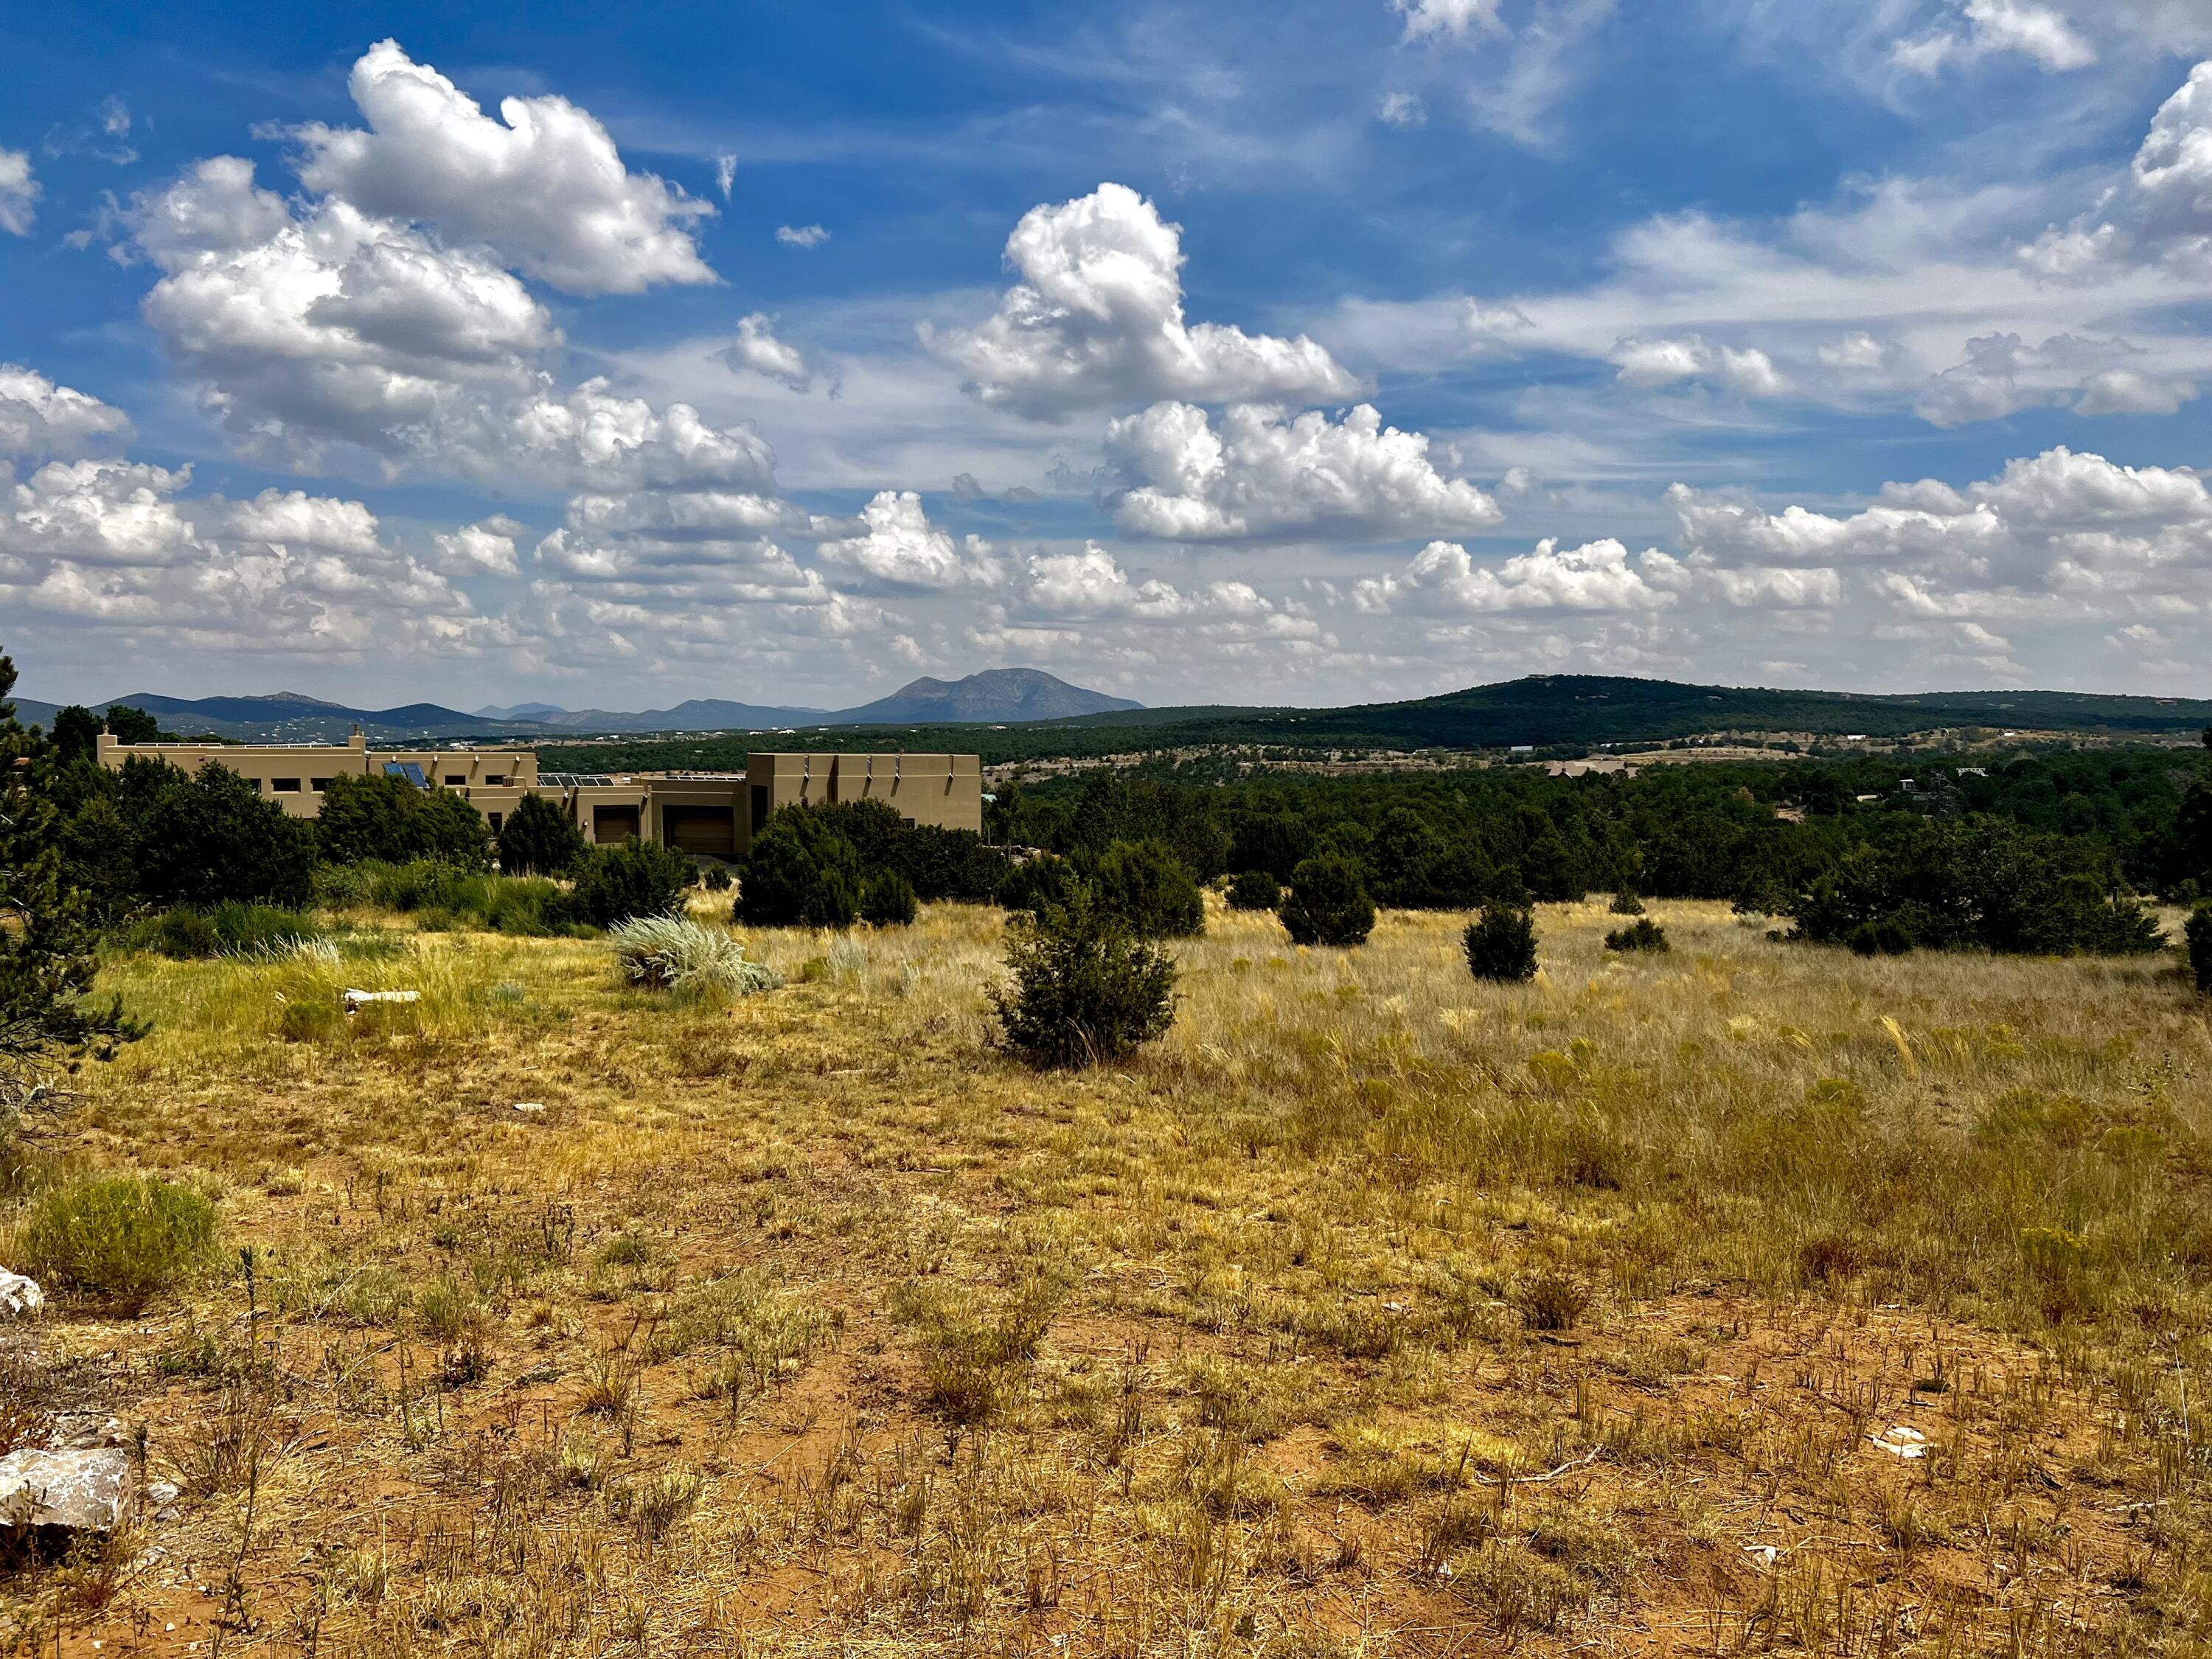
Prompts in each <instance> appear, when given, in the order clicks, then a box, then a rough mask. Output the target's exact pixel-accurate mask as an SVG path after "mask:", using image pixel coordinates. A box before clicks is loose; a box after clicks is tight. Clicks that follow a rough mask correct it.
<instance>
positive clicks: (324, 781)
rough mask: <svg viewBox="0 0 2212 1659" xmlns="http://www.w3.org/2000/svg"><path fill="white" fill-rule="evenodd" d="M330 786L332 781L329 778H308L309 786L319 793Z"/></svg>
mask: <svg viewBox="0 0 2212 1659" xmlns="http://www.w3.org/2000/svg"><path fill="white" fill-rule="evenodd" d="M307 787H308V788H310V789H312V790H313V791H314V792H315V793H317V794H321V793H323V791H324V790H325V789H327V788H329V787H331V781H330V780H329V779H328V778H309V779H308V780H307Z"/></svg>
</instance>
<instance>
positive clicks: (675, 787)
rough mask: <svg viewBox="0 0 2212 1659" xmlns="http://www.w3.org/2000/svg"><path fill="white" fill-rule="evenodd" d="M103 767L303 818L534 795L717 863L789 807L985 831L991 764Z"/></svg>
mask: <svg viewBox="0 0 2212 1659" xmlns="http://www.w3.org/2000/svg"><path fill="white" fill-rule="evenodd" d="M98 752H99V758H100V764H101V765H102V766H107V767H115V768H119V767H121V766H122V764H123V763H124V762H125V761H126V760H128V759H129V758H130V757H131V756H133V755H138V756H143V757H146V758H148V759H150V760H159V761H165V762H167V763H169V764H170V765H172V766H176V767H179V768H182V769H184V770H185V771H188V772H189V771H194V770H197V769H198V768H199V766H200V765H201V764H202V763H204V762H207V761H214V762H216V763H217V764H219V765H222V766H227V767H228V768H229V769H231V770H232V771H234V772H236V773H238V774H239V775H240V776H242V777H244V778H246V780H247V781H250V782H251V783H252V784H253V785H254V787H256V788H258V790H259V791H260V792H261V793H262V794H263V795H264V797H265V798H267V799H270V800H273V801H275V802H276V804H277V805H280V806H282V807H283V809H284V810H285V811H288V812H289V813H291V814H293V815H294V816H295V817H309V818H311V817H315V816H316V815H317V814H318V813H319V812H320V811H322V805H323V793H324V791H325V789H327V788H328V787H330V781H331V779H332V778H334V777H338V776H341V775H346V776H354V777H368V776H372V775H379V774H382V775H390V776H394V777H399V778H404V780H406V781H408V782H409V783H410V784H413V785H415V786H416V787H418V788H425V789H450V790H452V791H453V792H454V793H457V794H459V796H460V797H461V799H464V800H465V801H467V802H468V803H469V804H470V805H472V806H474V807H475V808H476V809H477V811H480V812H482V813H483V816H484V819H485V822H486V823H488V824H489V826H490V828H491V829H494V830H497V829H498V828H499V827H500V825H501V823H504V822H505V821H506V817H507V813H509V812H511V811H513V810H514V807H515V803H516V802H518V801H520V799H522V797H523V796H524V795H525V794H536V795H543V796H544V797H545V798H546V799H549V800H551V801H555V802H557V803H558V804H559V805H561V807H562V810H563V811H566V812H567V813H568V816H569V817H571V818H573V819H574V821H575V823H576V825H577V827H578V828H579V829H581V830H582V831H583V832H584V837H585V839H586V840H587V841H591V842H597V843H599V844H600V845H602V846H617V845H619V844H620V843H622V842H624V841H626V840H628V839H629V837H630V836H637V837H638V838H639V839H640V840H641V841H657V842H663V843H665V845H667V846H670V847H673V848H678V850H680V851H683V852H686V853H695V854H702V855H704V856H708V857H712V858H723V859H734V858H740V857H742V856H744V854H745V852H746V851H747V849H749V848H750V847H751V845H752V838H753V835H754V833H755V832H756V831H757V830H758V829H760V827H761V826H762V825H763V824H764V823H767V822H768V821H769V817H770V816H771V815H772V814H773V813H775V811H777V809H778V808H780V807H784V806H791V805H800V804H809V805H811V804H817V803H821V802H826V801H858V800H881V801H885V802H888V803H889V804H890V805H891V806H893V807H895V808H896V809H897V811H898V813H899V816H900V817H903V818H905V819H906V820H907V821H908V823H927V824H935V825H937V826H939V827H940V828H943V829H973V830H975V832H977V833H978V834H981V832H982V829H983V767H982V762H981V759H980V758H979V757H976V756H974V755H908V754H896V753H893V754H858V755H854V754H784V753H773V752H763V753H760V754H749V755H747V756H746V757H745V769H744V771H743V772H717V773H697V772H671V773H657V772H639V773H621V774H608V773H576V772H541V771H539V770H538V756H537V753H536V751H535V750H529V749H477V748H458V749H408V750H388V749H371V748H369V746H368V742H367V740H366V739H365V738H362V735H361V733H360V732H355V733H354V735H353V737H352V738H350V739H349V741H347V742H346V743H343V744H213V743H135V744H134V743H118V741H116V739H115V738H112V737H110V736H108V735H107V734H106V732H102V733H101V734H100V739H99V751H98Z"/></svg>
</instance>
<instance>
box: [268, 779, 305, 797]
mask: <svg viewBox="0 0 2212 1659" xmlns="http://www.w3.org/2000/svg"><path fill="white" fill-rule="evenodd" d="M269 787H270V790H271V791H273V792H274V793H276V794H279V795H296V794H298V793H300V781H299V779H297V778H271V779H270V780H269Z"/></svg>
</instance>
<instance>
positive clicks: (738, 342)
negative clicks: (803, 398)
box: [720, 311, 814, 392]
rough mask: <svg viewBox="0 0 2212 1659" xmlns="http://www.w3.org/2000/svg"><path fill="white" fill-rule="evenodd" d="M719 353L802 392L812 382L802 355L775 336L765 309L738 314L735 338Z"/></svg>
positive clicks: (730, 362) (739, 366)
mask: <svg viewBox="0 0 2212 1659" xmlns="http://www.w3.org/2000/svg"><path fill="white" fill-rule="evenodd" d="M720 356H721V359H722V361H723V362H726V363H727V364H728V365H729V366H730V367H731V368H735V369H740V370H744V371H746V372H748V373H750V374H764V375H766V376H767V377H768V378H769V380H777V381H781V383H782V384H783V385H785V386H789V387H790V388H791V389H792V390H793V392H804V391H805V390H806V388H807V387H808V386H811V385H812V384H813V382H814V377H813V375H812V374H811V373H810V372H809V370H808V369H807V367H806V359H805V356H802V355H800V353H799V350H798V349H797V348H796V347H794V346H788V345H786V344H785V343H783V342H782V341H781V340H779V339H777V338H776V337H775V321H774V319H771V318H770V317H769V315H768V313H765V312H760V311H756V312H754V313H752V314H751V315H750V316H749V317H741V318H739V319H738V335H737V338H735V339H734V340H732V341H731V342H730V343H729V344H727V345H726V346H724V347H723V348H722V349H721V353H720Z"/></svg>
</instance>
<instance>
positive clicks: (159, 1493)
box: [146, 1480, 180, 1510]
mask: <svg viewBox="0 0 2212 1659" xmlns="http://www.w3.org/2000/svg"><path fill="white" fill-rule="evenodd" d="M179 1495H180V1494H179V1492H178V1491H177V1488H176V1484H175V1483H174V1482H173V1481H169V1480H156V1481H155V1483H154V1484H153V1485H152V1486H149V1487H147V1488H146V1501H147V1502H148V1503H149V1504H152V1505H153V1506H154V1507H155V1509H157V1510H166V1509H167V1508H168V1507H169V1505H170V1504H173V1503H175V1502H176V1501H177V1499H178V1498H179Z"/></svg>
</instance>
